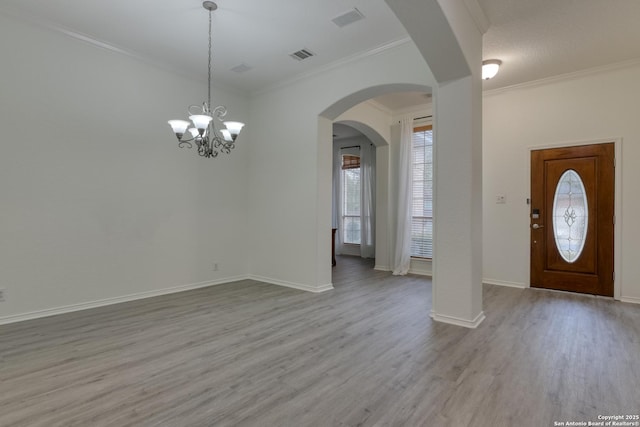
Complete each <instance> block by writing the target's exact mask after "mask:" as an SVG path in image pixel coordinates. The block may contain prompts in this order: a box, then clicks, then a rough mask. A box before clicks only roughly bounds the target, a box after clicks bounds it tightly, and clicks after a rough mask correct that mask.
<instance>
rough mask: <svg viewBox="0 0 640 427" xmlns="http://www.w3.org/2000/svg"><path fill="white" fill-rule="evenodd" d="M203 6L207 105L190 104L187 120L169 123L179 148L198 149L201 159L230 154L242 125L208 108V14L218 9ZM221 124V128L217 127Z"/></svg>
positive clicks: (222, 110) (217, 109)
mask: <svg viewBox="0 0 640 427" xmlns="http://www.w3.org/2000/svg"><path fill="white" fill-rule="evenodd" d="M202 7H204V8H205V9H207V10H208V11H209V74H208V76H209V78H208V86H207V88H208V97H207V102H204V103H202V107H200V106H199V105H190V106H189V108H188V109H187V112H188V113H189V120H190V121H187V120H169V125H171V128H172V129H173V132H174V133H175V134H176V137H177V138H178V147H180V148H184V147H187V148H192V147H193V144H195V145H196V147H197V148H198V154H199V155H200V156H202V157H207V158H211V157H217V156H218V154H219V153H225V154H229V153H230V152H231V150H232V149H233V148H234V147H235V145H234V144H235V141H236V138H237V137H238V135H239V134H240V130H242V127H243V126H244V123H240V122H230V121H223V119H224V117H225V116H226V115H227V108H226V107H225V106H224V105H219V106H217V107H215V108H213V109H212V108H211V12H212V11H214V10H216V9H217V8H218V5H217V4H215V3H214V2H212V1H205V2H203V3H202ZM216 122H222V124H223V125H224V126H225V127H224V128H219V127H220V124H217V125H216Z"/></svg>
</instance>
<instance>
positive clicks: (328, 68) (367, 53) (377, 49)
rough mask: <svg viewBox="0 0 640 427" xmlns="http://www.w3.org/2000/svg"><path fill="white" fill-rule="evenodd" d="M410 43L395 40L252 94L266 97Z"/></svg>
mask: <svg viewBox="0 0 640 427" xmlns="http://www.w3.org/2000/svg"><path fill="white" fill-rule="evenodd" d="M410 42H412V40H411V38H410V37H403V38H401V39H398V40H394V41H392V42H389V43H386V44H383V45H380V46H377V47H374V48H373V49H369V50H366V51H364V52H360V53H356V54H354V55H351V56H347V57H345V58H342V59H338V60H337V61H334V62H331V63H329V64H326V65H324V66H322V67H318V68H314V69H313V70H309V71H307V72H304V73H300V74H298V75H296V76H294V77H292V78H290V79H287V80H283V81H281V82H277V83H274V84H272V85H269V86H266V87H264V88H261V89H258V90H255V91H253V92H251V95H253V96H259V95H264V94H265V93H268V92H272V91H274V90H277V89H282V88H284V87H287V86H290V85H292V84H295V83H297V82H299V81H301V80H304V79H307V78H310V77H313V76H317V75H319V74H324V73H326V72H328V71H331V70H334V69H336V68H340V67H342V66H344V65H347V64H350V63H353V62H357V61H360V60H362V59H364V58H368V57H370V56H375V55H379V54H381V53H383V52H385V51H387V50H390V49H394V48H396V47H398V46H402V45H404V44H407V43H410Z"/></svg>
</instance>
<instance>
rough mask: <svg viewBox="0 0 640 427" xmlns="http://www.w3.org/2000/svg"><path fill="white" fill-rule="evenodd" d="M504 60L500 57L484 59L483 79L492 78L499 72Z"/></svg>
mask: <svg viewBox="0 0 640 427" xmlns="http://www.w3.org/2000/svg"><path fill="white" fill-rule="evenodd" d="M501 64H502V61H500V60H499V59H487V60H486V61H482V80H489V79H492V78H494V77H495V76H496V74H498V69H499V68H500V65H501Z"/></svg>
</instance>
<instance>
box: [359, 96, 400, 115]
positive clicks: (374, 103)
mask: <svg viewBox="0 0 640 427" xmlns="http://www.w3.org/2000/svg"><path fill="white" fill-rule="evenodd" d="M364 103H365V104H368V105H369V106H370V107H372V108H375V109H376V110H378V111H380V112H381V113H384V114H387V115H388V116H392V115H393V111H392V110H391V109H390V108H387V107H385V106H384V105H382V104H381V103H379V102H378V101H376V100H375V99H373V98H371V99H367V100H366V101H364Z"/></svg>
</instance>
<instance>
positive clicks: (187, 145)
mask: <svg viewBox="0 0 640 427" xmlns="http://www.w3.org/2000/svg"><path fill="white" fill-rule="evenodd" d="M191 141H193V140H189V141H180V142H178V147H180V148H193V144H191Z"/></svg>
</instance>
